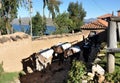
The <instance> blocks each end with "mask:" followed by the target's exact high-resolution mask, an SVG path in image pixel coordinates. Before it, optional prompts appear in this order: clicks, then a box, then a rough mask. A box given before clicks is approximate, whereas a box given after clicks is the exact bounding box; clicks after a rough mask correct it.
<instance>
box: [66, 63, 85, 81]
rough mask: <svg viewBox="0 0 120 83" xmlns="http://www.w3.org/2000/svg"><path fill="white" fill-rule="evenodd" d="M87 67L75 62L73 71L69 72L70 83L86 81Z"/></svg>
mask: <svg viewBox="0 0 120 83" xmlns="http://www.w3.org/2000/svg"><path fill="white" fill-rule="evenodd" d="M85 70H86V67H85V65H84V64H83V63H82V62H80V61H73V63H72V67H71V70H70V71H69V76H68V80H67V81H68V83H81V81H82V79H84V78H83V77H84V75H85V74H86V72H85Z"/></svg>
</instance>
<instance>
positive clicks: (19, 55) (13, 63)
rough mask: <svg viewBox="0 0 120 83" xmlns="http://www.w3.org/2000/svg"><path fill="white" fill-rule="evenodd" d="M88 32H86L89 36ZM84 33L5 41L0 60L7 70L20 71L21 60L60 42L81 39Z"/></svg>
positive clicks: (0, 49) (0, 46)
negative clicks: (32, 39)
mask: <svg viewBox="0 0 120 83" xmlns="http://www.w3.org/2000/svg"><path fill="white" fill-rule="evenodd" d="M87 35H88V34H85V36H87ZM82 39H83V34H81V33H80V34H73V35H70V36H69V35H66V36H64V37H58V38H46V39H38V40H35V41H31V39H23V40H19V41H14V42H11V41H9V42H5V43H4V44H0V62H2V61H3V67H4V70H5V71H6V72H19V71H21V70H22V64H21V60H22V59H23V58H27V57H28V56H30V55H31V54H33V53H34V52H39V51H40V50H41V49H46V48H50V47H51V46H53V45H55V44H57V43H59V42H72V41H75V40H78V42H79V41H81V40H82Z"/></svg>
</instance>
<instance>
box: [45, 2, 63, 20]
mask: <svg viewBox="0 0 120 83" xmlns="http://www.w3.org/2000/svg"><path fill="white" fill-rule="evenodd" d="M61 3H62V2H61V1H59V0H43V16H45V15H44V9H45V6H46V5H47V8H48V10H49V13H50V14H52V19H54V18H55V15H56V14H57V13H59V6H60V4H61Z"/></svg>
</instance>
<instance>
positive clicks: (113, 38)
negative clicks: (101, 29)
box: [107, 21, 117, 73]
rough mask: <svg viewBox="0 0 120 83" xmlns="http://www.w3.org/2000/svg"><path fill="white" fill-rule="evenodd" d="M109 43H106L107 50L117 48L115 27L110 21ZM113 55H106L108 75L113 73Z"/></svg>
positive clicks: (114, 23)
mask: <svg viewBox="0 0 120 83" xmlns="http://www.w3.org/2000/svg"><path fill="white" fill-rule="evenodd" d="M109 23H110V24H109V25H110V26H109V30H108V31H109V41H108V48H117V26H116V22H114V21H110V22H109ZM114 55H115V53H108V54H107V69H108V72H109V73H113V72H114V69H115V57H114Z"/></svg>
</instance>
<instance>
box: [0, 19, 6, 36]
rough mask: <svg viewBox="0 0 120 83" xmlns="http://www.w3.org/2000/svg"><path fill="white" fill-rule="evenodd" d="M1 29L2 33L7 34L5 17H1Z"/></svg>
mask: <svg viewBox="0 0 120 83" xmlns="http://www.w3.org/2000/svg"><path fill="white" fill-rule="evenodd" d="M0 31H1V34H2V35H5V34H6V33H7V31H6V29H5V22H4V21H3V18H0Z"/></svg>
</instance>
